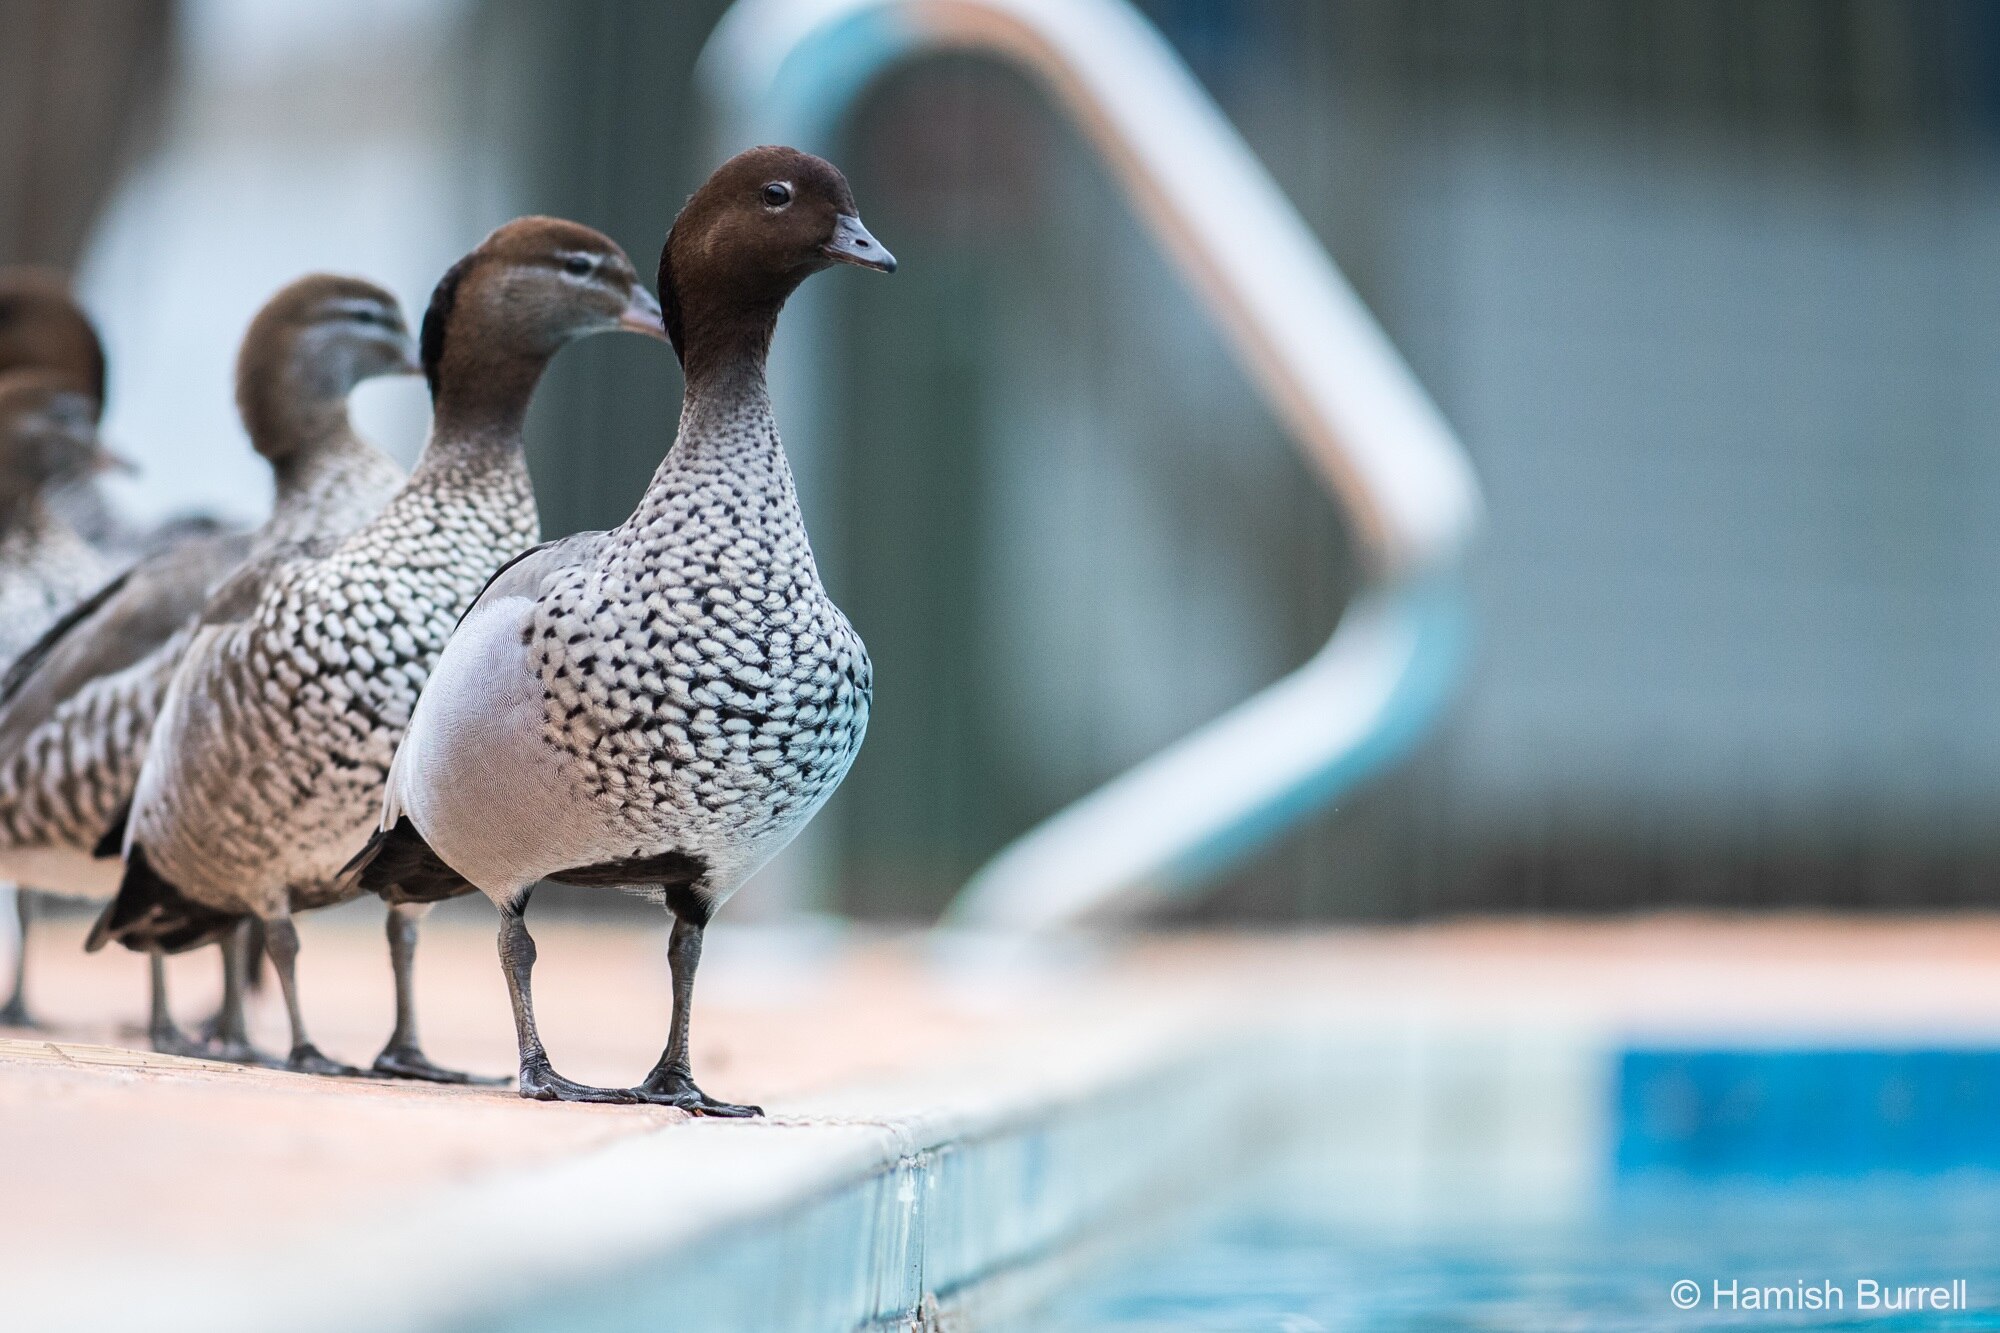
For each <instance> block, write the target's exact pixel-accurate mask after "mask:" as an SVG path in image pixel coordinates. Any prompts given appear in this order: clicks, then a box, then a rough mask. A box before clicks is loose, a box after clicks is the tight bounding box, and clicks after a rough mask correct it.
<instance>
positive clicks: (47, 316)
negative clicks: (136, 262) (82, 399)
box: [0, 267, 104, 404]
mask: <svg viewBox="0 0 2000 1333" xmlns="http://www.w3.org/2000/svg"><path fill="white" fill-rule="evenodd" d="M24 367H25V368H35V369H42V370H54V371H60V372H62V373H63V374H66V375H68V376H70V377H71V378H73V379H74V380H76V381H77V382H78V383H80V384H82V385H83V386H84V388H85V391H86V392H87V393H88V394H89V395H90V398H91V401H93V402H95V403H99V404H102V403H103V401H104V344H103V343H102V342H100V341H99V340H98V337H97V330H96V329H95V328H93V327H92V326H91V323H90V316H88V315H86V314H84V313H83V307H82V306H79V305H78V304H77V303H76V298H75V297H74V296H71V295H70V290H69V284H68V283H66V282H64V281H63V279H62V277H61V275H59V274H57V273H55V272H53V271H52V270H49V269H40V268H27V267H16V268H0V371H8V370H16V369H21V368H24Z"/></svg>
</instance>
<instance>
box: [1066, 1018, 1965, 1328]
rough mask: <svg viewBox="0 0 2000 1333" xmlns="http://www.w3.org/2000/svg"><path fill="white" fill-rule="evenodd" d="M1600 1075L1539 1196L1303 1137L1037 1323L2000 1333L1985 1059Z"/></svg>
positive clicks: (1694, 1066) (1676, 1054)
mask: <svg viewBox="0 0 2000 1333" xmlns="http://www.w3.org/2000/svg"><path fill="white" fill-rule="evenodd" d="M1600 1086H1602V1087H1604V1089H1605V1092H1606V1094H1608V1095H1605V1096H1604V1097H1603V1105H1604V1113H1603V1116H1602V1120H1601V1124H1602V1126H1603V1132H1602V1141H1601V1142H1600V1143H1598V1144H1596V1146H1595V1147H1594V1148H1591V1149H1589V1150H1588V1151H1589V1152H1590V1153H1592V1154H1594V1155H1593V1156H1590V1157H1588V1158H1587V1159H1586V1161H1585V1164H1584V1166H1583V1169H1582V1171H1581V1172H1580V1173H1579V1175H1578V1176H1577V1177H1573V1178H1572V1186H1571V1188H1570V1189H1569V1191H1568V1195H1567V1197H1563V1198H1558V1199H1556V1200H1555V1203H1554V1206H1547V1205H1548V1204H1549V1200H1547V1199H1543V1200H1540V1201H1537V1200H1534V1199H1526V1200H1520V1199H1516V1200H1509V1199H1505V1198H1501V1197H1498V1196H1494V1197H1487V1196H1486V1194H1485V1191H1484V1190H1483V1187H1482V1186H1481V1185H1480V1184H1479V1183H1478V1182H1477V1181H1476V1180H1475V1179H1474V1178H1473V1177H1472V1175H1471V1174H1469V1173H1468V1174H1467V1175H1466V1177H1465V1178H1464V1179H1460V1173H1459V1171H1458V1170H1457V1168H1444V1167H1441V1166H1438V1165H1437V1164H1436V1163H1435V1162H1434V1163H1433V1167H1432V1170H1431V1171H1430V1175H1431V1177H1432V1179H1433V1182H1434V1181H1435V1179H1436V1178H1437V1177H1438V1176H1439V1175H1442V1176H1443V1177H1445V1178H1446V1179H1448V1180H1449V1181H1450V1182H1452V1184H1451V1187H1450V1188H1447V1189H1446V1190H1444V1191H1441V1192H1440V1191H1436V1190H1432V1191H1431V1197H1429V1198H1427V1199H1424V1200H1421V1201H1419V1205H1418V1206H1415V1207H1412V1206H1409V1203H1408V1201H1405V1200H1399V1199H1398V1198H1396V1197H1394V1196H1395V1193H1396V1191H1395V1190H1394V1189H1393V1188H1384V1187H1383V1186H1382V1184H1381V1182H1380V1180H1377V1181H1374V1182H1372V1183H1371V1182H1368V1181H1357V1182H1354V1183H1352V1184H1351V1185H1350V1184H1343V1182H1342V1181H1341V1179H1340V1177H1339V1175H1338V1174H1337V1173H1335V1174H1332V1175H1329V1174H1328V1173H1327V1172H1326V1171H1325V1170H1324V1169H1320V1168H1318V1167H1316V1166H1315V1165H1314V1164H1313V1149H1314V1144H1312V1143H1311V1142H1308V1143H1305V1144H1303V1145H1302V1149H1301V1158H1300V1160H1299V1161H1298V1162H1296V1163H1291V1164H1289V1166H1288V1167H1286V1166H1281V1167H1280V1168H1278V1169H1274V1170H1273V1171H1272V1172H1271V1174H1270V1175H1269V1177H1268V1178H1265V1179H1263V1180H1261V1181H1260V1182H1258V1183H1255V1184H1249V1185H1245V1186H1244V1187H1242V1192H1241V1193H1240V1194H1239V1195H1238V1196H1237V1197H1235V1198H1233V1199H1228V1200H1223V1201H1221V1202H1220V1203H1218V1204H1217V1205H1216V1206H1215V1207H1214V1208H1213V1209H1212V1210H1210V1211H1209V1212H1207V1213H1206V1214H1205V1215H1203V1216H1200V1217H1196V1218H1193V1219H1190V1220H1188V1221H1187V1222H1186V1223H1185V1224H1183V1225H1180V1226H1179V1228H1178V1229H1177V1230H1176V1231H1174V1232H1172V1233H1171V1234H1168V1235H1165V1236H1163V1237H1161V1238H1159V1239H1158V1240H1157V1241H1156V1242H1155V1243H1154V1244H1153V1245H1152V1246H1151V1247H1150V1248H1149V1249H1148V1250H1147V1251H1146V1252H1145V1253H1143V1254H1140V1255H1139V1256H1138V1257H1136V1258H1133V1259H1130V1260H1128V1261H1127V1262H1125V1263H1124V1264H1123V1266H1121V1267H1117V1268H1115V1269H1114V1270H1112V1271H1108V1272H1105V1273H1102V1274H1101V1275H1099V1276H1098V1277H1097V1278H1096V1279H1095V1280H1094V1281H1092V1282H1090V1283H1088V1284H1087V1285H1086V1286H1083V1287H1081V1288H1079V1289H1076V1290H1073V1291H1071V1292H1069V1293H1067V1294H1066V1295H1065V1297H1064V1298H1063V1299H1062V1301H1061V1303H1060V1309H1058V1310H1055V1311H1052V1312H1050V1313H1049V1314H1048V1315H1047V1317H1045V1318H1044V1319H1042V1320H1039V1321H1037V1323H1036V1324H1035V1327H1037V1328H1044V1329H1048V1330H1052V1331H1053V1333H1082V1331H1083V1330H1092V1331H1093V1333H1097V1331H1102V1333H1140V1330H1170V1329H1171V1330H1217V1331H1219V1333H1220V1331H1227V1333H1236V1331H1237V1330H1244V1331H1246V1333H1247V1331H1248V1330H1260V1331H1271V1333H1320V1331H1321V1330H1325V1331H1327V1333H1332V1331H1333V1330H1343V1331H1352V1333H1406V1331H1407V1333H1460V1331H1464V1333H1471V1331H1472V1330H1479V1331H1480V1333H1494V1331H1497V1330H1510V1331H1511V1330H1519V1331H1520V1333H1553V1331H1559V1330H1578V1331H1580V1333H1581V1331H1584V1330H1587V1331H1588V1333H1636V1331H1637V1330H1695V1329H1699V1330H1714V1329H1745V1330H1749V1329H1759V1330H1762V1329H1793V1328H1813V1329H1842V1328H1856V1329H1877V1330H1891V1329H1927V1330H1928V1329H1936V1330H1953V1329H2000V1052H1995V1051H1993V1050H1985V1049H1981V1050H1970V1049H1967V1050H1951V1049H1945V1050H1938V1049H1911V1050H1887V1051H1885V1050H1823V1049H1804V1050H1801V1049H1771V1050H1741V1049H1732V1050H1677V1049H1670V1050H1658V1049H1632V1050H1626V1051H1623V1052H1617V1053H1615V1054H1614V1055H1613V1056H1612V1058H1611V1062H1610V1066H1609V1077H1608V1078H1607V1080H1606V1082H1605V1083H1604V1084H1602V1085H1600ZM1550 1092H1551V1095H1553V1090H1550ZM1593 1100H1596V1099H1594V1098H1593ZM1474 1118H1475V1119H1476V1118H1477V1117H1474ZM1576 1179H1580V1180H1581V1181H1582V1186H1581V1188H1576V1187H1575V1186H1574V1181H1575V1180H1576ZM1557 1193H1561V1191H1557ZM1440 1196H1441V1197H1442V1199H1443V1201H1444V1206H1443V1207H1439V1206H1438V1203H1439V1197H1440ZM1677 1283H1686V1284H1691V1285H1688V1286H1683V1287H1681V1288H1679V1290H1678V1292H1677V1290H1676V1284H1677ZM1870 1284H1873V1285H1872V1286H1871V1285H1870ZM1954 1284H1955V1285H1954ZM1919 1288H1921V1289H1922V1294H1921V1295H1918V1294H1917V1289H1919ZM1939 1289H1942V1290H1941V1291H1940V1290H1939ZM1732 1292H1733V1295H1732ZM1677 1294H1678V1295H1679V1297H1680V1299H1679V1300H1678V1301H1677V1300H1676V1295H1677ZM1940 1300H1941V1301H1942V1303H1943V1304H1945V1305H1946V1306H1947V1308H1945V1309H1936V1308H1931V1307H1932V1305H1933V1304H1934V1303H1936V1302H1940ZM1954 1306H1955V1307H1960V1308H1950V1307H1954Z"/></svg>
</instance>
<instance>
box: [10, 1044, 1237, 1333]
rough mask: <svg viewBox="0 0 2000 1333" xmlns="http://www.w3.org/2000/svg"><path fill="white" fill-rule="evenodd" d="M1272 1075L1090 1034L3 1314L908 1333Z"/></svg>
mask: <svg viewBox="0 0 2000 1333" xmlns="http://www.w3.org/2000/svg"><path fill="white" fill-rule="evenodd" d="M1232 1049H1235V1050H1236V1052H1237V1054H1235V1055H1232V1054H1231V1050H1232ZM1256 1058H1258V1057H1253V1056H1252V1055H1251V1054H1250V1052H1249V1050H1248V1048H1246V1047H1244V1046H1243V1045H1242V1043H1241V1042H1240V1041H1236V1042H1225V1041H1223V1040H1222V1037H1221V1029H1220V1028H1219V1027H1218V1026H1215V1025H1203V1026H1196V1025H1192V1024H1191V1023H1190V1021H1189V1016H1188V1015H1187V1014H1184V1013H1183V1014H1175V1015H1168V1014H1165V1013H1160V1014H1148V1015H1129V1016H1127V1017H1125V1018H1121V1019H1118V1020H1116V1021H1110V1022H1084V1021H1080V1022H1079V1023H1078V1024H1077V1025H1076V1027H1075V1028H1074V1029H1072V1030H1071V1031H1069V1032H1067V1033H1066V1034H1065V1035H1063V1036H1062V1037H1061V1038H1060V1039H1059V1040H1055V1041H1046V1040H1044V1041H1037V1042H1034V1043H1032V1044H1028V1043H1023V1044H1020V1045H1018V1046H1015V1047H1011V1048H1009V1049H1007V1050H1004V1051H999V1052H994V1051H986V1052H981V1053H980V1055H979V1058H978V1059H977V1060H976V1061H968V1062H967V1064H966V1065H965V1066H964V1067H963V1068H959V1069H952V1070H942V1069H941V1070H935V1071H931V1072H929V1073H927V1074H925V1075H923V1076H920V1077H917V1078H912V1079H907V1080H901V1081H898V1082H896V1083H893V1084H887V1085H880V1086H874V1087H855V1088H851V1089H847V1090H843V1091H839V1092H833V1093H829V1094H826V1095H823V1096H819V1097H814V1098H810V1099H806V1100H802V1101H800V1102H799V1103H796V1104H794V1105H790V1106H785V1107H781V1108H773V1109H774V1112H775V1113H774V1115H773V1116H772V1117H771V1119H770V1120H769V1121H767V1122H761V1123H750V1124H741V1123H734V1124H732V1123H726V1122H716V1121H694V1122H689V1123H682V1124H676V1125H673V1126H670V1127H668V1128H665V1129H662V1130H659V1131H656V1132H650V1133H644V1134H639V1135H635V1136H632V1137H629V1138H625V1139H621V1140H618V1141H616V1142H613V1143H611V1144H609V1145H607V1146H604V1147H601V1148H598V1149H595V1150H593V1151H590V1152H587V1153H584V1154H581V1155H578V1156H575V1157H572V1158H568V1159H565V1160H562V1161H559V1162H556V1163H553V1164H550V1165H547V1166H544V1167H540V1168H536V1169H532V1170H522V1171H517V1172H509V1173H505V1174H502V1175H497V1176H493V1177H489V1178H487V1179H484V1180H480V1181H474V1182H469V1183H465V1184H460V1185H456V1186H451V1187H447V1188H444V1189H440V1190H438V1191H435V1192H434V1193H433V1194H432V1195H430V1196H429V1197H427V1198H424V1199H422V1200H420V1201H419V1202H417V1203H415V1204H414V1205H411V1206H408V1207H403V1208H399V1209H396V1210H394V1211H384V1212H382V1213H380V1214H378V1215H375V1216H372V1217H366V1218H360V1219H353V1220H350V1221H348V1222H347V1223H346V1224H344V1225H341V1226H340V1227H338V1228H335V1229H330V1230H328V1231H326V1232H324V1233H322V1234H321V1235H319V1236H318V1237H317V1238H313V1239H310V1240H308V1241H306V1242H302V1243H297V1244H292V1245H288V1246H286V1247H285V1249H284V1250H283V1252H281V1253H274V1254H260V1255H254V1256H218V1262H217V1263H216V1264H215V1265H214V1266H213V1267H212V1268H211V1267H206V1266H204V1268H203V1269H201V1270H199V1271H189V1270H187V1269H185V1268H175V1269H165V1268H162V1269H160V1270H157V1271H147V1270H145V1269H143V1268H133V1267H132V1266H130V1265H125V1266H123V1267H122V1269H121V1271H120V1272H118V1273H115V1274H106V1273H104V1272H101V1271H99V1272H94V1273H51V1274H47V1275H46V1280H45V1281H36V1282H31V1283H29V1284H27V1285H26V1286H25V1287H24V1288H22V1289H20V1290H18V1291H13V1292H10V1293H9V1307H10V1310H11V1312H12V1313H13V1314H14V1316H15V1317H17V1318H19V1319H20V1321H21V1326H23V1327H34V1328H51V1329H55V1328H63V1329H68V1328H78V1329H81V1328H126V1327H146V1328H149V1329H158V1330H178V1329H187V1330H196V1329H199V1330H205V1331H206V1330H216V1331H220V1330H231V1329H243V1330H257V1331H258V1333H268V1331H269V1330H273V1329H301V1330H306V1329H328V1330H332V1329H341V1330H348V1329H353V1328H363V1327H365V1328H369V1329H385V1330H386V1329H436V1328H453V1329H512V1328H520V1329H529V1328H541V1327H547V1326H548V1322H549V1317H550V1315H551V1314H552V1313H554V1312H555V1311H557V1309H558V1308H560V1310H561V1313H562V1315H563V1318H564V1320H565V1323H564V1327H575V1328H590V1327H600V1326H601V1327H607V1328H609V1327H630V1320H631V1311H632V1310H633V1309H634V1308H651V1309H658V1310H661V1311H663V1312H666V1311H671V1312H672V1313H671V1315H670V1316H669V1315H667V1314H664V1313H663V1315H662V1318H661V1320H660V1322H659V1324H658V1326H659V1327H662V1328H670V1329H673V1330H676V1333H678V1331H679V1330H683V1329H686V1330H702V1329H716V1330H728V1333H754V1331H755V1330H758V1329H764V1328H770V1329H787V1330H792V1329H800V1330H804V1329H819V1328H825V1329H841V1330H848V1329H856V1328H864V1327H871V1326H874V1327H883V1328H894V1327H905V1326H909V1318H910V1316H911V1315H912V1314H913V1313H914V1312H915V1311H916V1310H917V1309H918V1308H919V1307H920V1306H922V1305H923V1304H925V1302H926V1299H927V1298H930V1300H931V1304H932V1305H933V1306H934V1305H935V1297H936V1295H937V1294H938V1293H940V1292H944V1293H947V1294H948V1293H950V1292H952V1291H954V1290H964V1289H967V1288H969V1287H971V1286H972V1285H974V1284H976V1283H978V1282H979V1281H980V1280H982V1279H984V1278H987V1277H990V1276H992V1275H994V1274H996V1273H999V1272H1002V1271H1005V1270H1007V1269H1008V1268H1009V1267H1011V1266H1013V1265H1016V1264H1019V1263H1023V1262H1026V1261H1029V1260H1032V1259H1034V1258H1035V1257H1036V1256H1038V1255H1039V1254H1042V1253H1045V1252H1048V1251H1051V1250H1053V1249H1056V1248H1059V1247H1064V1246H1067V1245H1068V1244H1069V1243H1070V1242H1071V1241H1073V1240H1075V1239H1077V1233H1078V1232H1079V1231H1080V1230H1082V1229H1085V1228H1105V1227H1112V1226H1116V1225H1119V1224H1120V1223H1121V1222H1122V1221H1123V1220H1125V1219H1128V1218H1130V1219H1134V1220H1139V1219H1140V1218H1141V1217H1142V1216H1143V1214H1144V1212H1145V1211H1146V1210H1147V1209H1149V1208H1159V1209H1165V1208H1169V1207H1171V1206H1173V1205H1175V1204H1177V1203H1179V1202H1180V1201H1181V1200H1180V1199H1179V1197H1178V1196H1179V1195H1181V1194H1183V1193H1185V1192H1187V1191H1189V1190H1192V1189H1196V1188H1199V1187H1201V1186H1202V1185H1203V1184H1205V1183H1208V1182H1210V1181H1212V1180H1213V1179H1214V1177H1215V1175H1216V1173H1218V1172H1227V1171H1228V1170H1229V1168H1230V1163H1229V1160H1228V1157H1227V1154H1226V1152H1225V1151H1221V1150H1219V1148H1218V1145H1221V1144H1225V1143H1227V1142H1228V1141H1229V1140H1230V1139H1231V1138H1232V1136H1236V1135H1240V1134H1241V1133H1245V1132H1254V1131H1255V1130H1256V1129H1257V1127H1258V1126H1259V1123H1260V1121H1259V1114H1258V1111H1257V1108H1256V1106H1255V1105H1253V1104H1251V1102H1252V1101H1253V1096H1252V1094H1253V1093H1254V1091H1255V1085H1256V1084H1257V1082H1258V1081H1257V1080H1247V1079H1244V1078H1241V1077H1238V1075H1241V1074H1242V1073H1243V1072H1244V1071H1243V1067H1242V1066H1240V1065H1238V1064H1237V1062H1238V1061H1250V1062H1253V1063H1254V1061H1255V1059H1256ZM330 1256H331V1257H333V1258H334V1260H335V1262H333V1263H331V1264H330V1262H329V1257H330ZM330 1267H336V1268H337V1270H338V1273H337V1276H333V1275H330V1273H329V1268H330ZM635 1302H644V1304H637V1305H635ZM621 1315H622V1317H620V1316H621ZM593 1319H595V1320H596V1322H593Z"/></svg>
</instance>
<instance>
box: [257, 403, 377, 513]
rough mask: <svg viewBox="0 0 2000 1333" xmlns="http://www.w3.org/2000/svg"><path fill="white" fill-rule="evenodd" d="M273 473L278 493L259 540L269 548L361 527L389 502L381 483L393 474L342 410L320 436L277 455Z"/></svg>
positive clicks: (327, 424) (375, 449)
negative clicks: (386, 501) (263, 539)
mask: <svg viewBox="0 0 2000 1333" xmlns="http://www.w3.org/2000/svg"><path fill="white" fill-rule="evenodd" d="M271 472H272V476H273V479H274V480H275V481H276V483H277V492H276V495H275V497H274V498H273V500H272V504H271V517H270V519H269V520H268V521H267V522H266V523H265V526H264V531H263V534H262V535H263V537H264V538H265V539H266V540H267V541H270V542H294V541H304V540H306V539H307V538H310V537H314V536H318V535H320V534H321V533H325V532H346V531H349V530H351V529H353V528H356V527H359V526H360V525H361V524H362V523H364V522H366V521H367V520H368V519H369V518H370V517H372V516H373V514H374V511H375V510H377V509H379V508H381V505H382V502H383V501H384V500H386V499H387V498H388V496H387V494H386V493H385V492H384V490H383V487H382V483H383V480H384V479H385V478H393V477H395V476H396V473H397V469H396V465H395V464H394V463H393V462H391V461H390V460H389V458H388V456H387V455H385V454H383V453H382V451H381V450H379V449H377V448H375V446H373V445H371V444H369V443H368V442H367V441H366V440H364V439H362V438H361V437H360V436H359V435H356V434H355V433H354V430H353V427H352V426H351V425H350V424H349V422H348V419H347V413H346V411H345V409H344V408H343V410H342V411H341V412H340V414H339V416H338V418H337V419H330V420H329V421H328V422H327V423H326V429H325V432H324V433H323V434H319V435H316V436H315V437H314V438H312V439H310V440H302V441H298V442H296V443H294V444H293V446H292V447H291V448H289V449H287V450H285V451H284V452H283V453H281V454H278V455H277V457H276V458H275V459H274V461H273V462H272V464H271ZM389 489H391V490H393V489H394V483H393V481H392V482H391V483H390V487H389Z"/></svg>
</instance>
